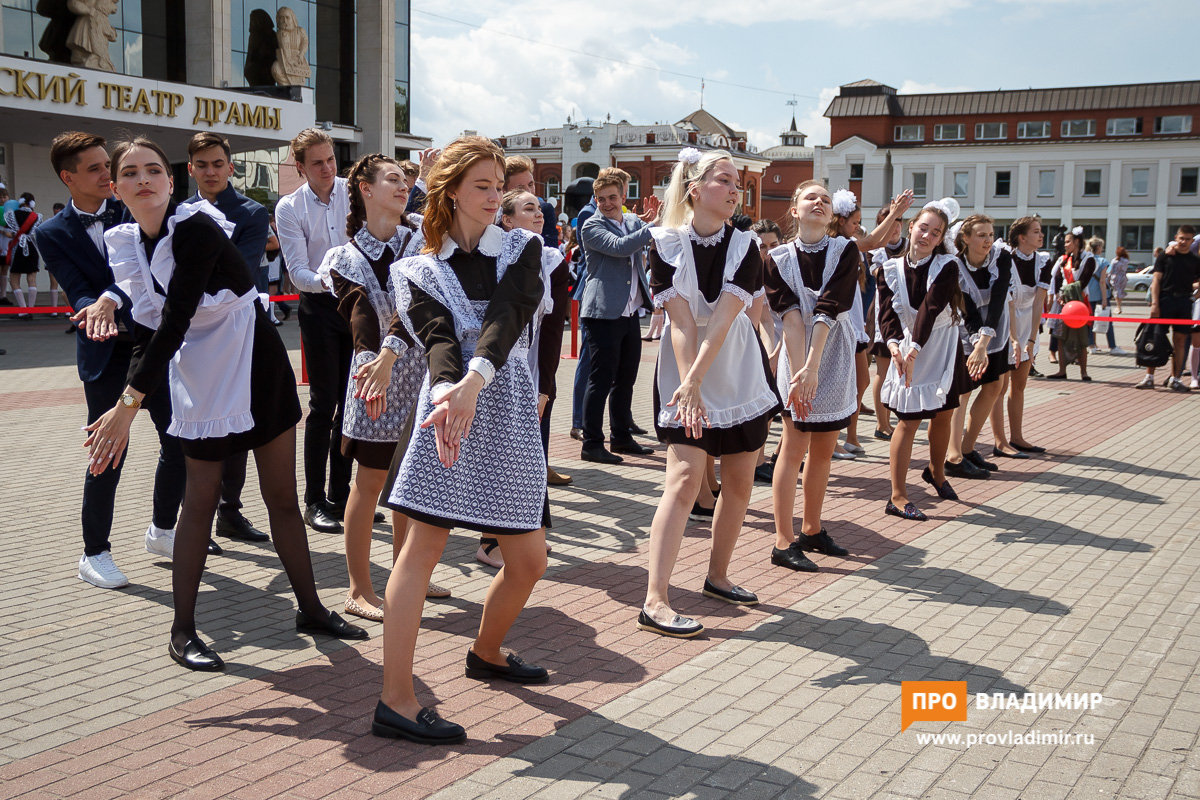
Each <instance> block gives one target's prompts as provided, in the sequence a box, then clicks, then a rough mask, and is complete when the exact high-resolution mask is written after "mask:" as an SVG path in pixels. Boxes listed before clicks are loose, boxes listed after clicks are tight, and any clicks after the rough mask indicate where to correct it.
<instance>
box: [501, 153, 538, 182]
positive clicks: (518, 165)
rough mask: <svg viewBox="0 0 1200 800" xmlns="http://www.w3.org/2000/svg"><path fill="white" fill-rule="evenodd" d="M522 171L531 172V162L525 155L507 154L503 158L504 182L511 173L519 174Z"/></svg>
mask: <svg viewBox="0 0 1200 800" xmlns="http://www.w3.org/2000/svg"><path fill="white" fill-rule="evenodd" d="M522 172H528V173H529V174H530V175H532V174H533V162H532V161H530V160H529V159H528V158H526V157H525V156H509V157H508V158H506V159H504V182H505V183H507V182H508V179H509V178H511V177H512V176H513V175H520V174H521V173H522Z"/></svg>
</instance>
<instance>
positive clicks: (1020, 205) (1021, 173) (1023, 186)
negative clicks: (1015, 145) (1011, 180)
mask: <svg viewBox="0 0 1200 800" xmlns="http://www.w3.org/2000/svg"><path fill="white" fill-rule="evenodd" d="M1014 190H1015V191H1016V193H1017V210H1016V211H1015V212H1014V214H1015V216H1014V217H1013V219H1014V220H1018V219H1020V218H1021V217H1026V216H1029V162H1028V161H1022V162H1020V163H1018V164H1017V180H1016V186H1015V189H1014Z"/></svg>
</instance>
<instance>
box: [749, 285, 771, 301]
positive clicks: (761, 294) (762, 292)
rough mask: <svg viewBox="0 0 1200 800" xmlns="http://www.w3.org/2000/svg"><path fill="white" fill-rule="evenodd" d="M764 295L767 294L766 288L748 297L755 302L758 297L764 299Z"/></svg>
mask: <svg viewBox="0 0 1200 800" xmlns="http://www.w3.org/2000/svg"><path fill="white" fill-rule="evenodd" d="M766 294H767V287H765V286H764V287H763V288H761V289H759V290H758V291H757V292H755V293H754V294H752V295H750V296H751V297H753V298H754V299H755V300H757V299H758V298H760V297H765V296H766Z"/></svg>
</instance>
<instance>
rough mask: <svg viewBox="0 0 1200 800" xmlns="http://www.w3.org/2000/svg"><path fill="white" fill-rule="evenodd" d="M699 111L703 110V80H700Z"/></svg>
mask: <svg viewBox="0 0 1200 800" xmlns="http://www.w3.org/2000/svg"><path fill="white" fill-rule="evenodd" d="M700 110H701V111H703V110H704V78H701V79H700Z"/></svg>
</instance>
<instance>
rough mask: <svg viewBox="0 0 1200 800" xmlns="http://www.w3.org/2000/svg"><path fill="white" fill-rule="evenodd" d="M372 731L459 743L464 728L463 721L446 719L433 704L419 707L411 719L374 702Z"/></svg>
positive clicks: (383, 735)
mask: <svg viewBox="0 0 1200 800" xmlns="http://www.w3.org/2000/svg"><path fill="white" fill-rule="evenodd" d="M371 733H372V734H374V735H375V736H379V737H381V738H383V739H407V740H408V741H410V742H416V743H417V744H462V743H463V742H465V741H466V740H467V731H466V729H465V728H463V726H462V725H456V724H454V723H453V722H447V721H446V720H444V719H442V718H441V717H439V716H438V715H437V712H436V711H434V710H433V709H432V708H422V709H421V712H420V713H419V714H417V719H416V721H415V722H414V721H413V720H411V719H408V718H407V717H402V716H400V715H399V714H397V713H396V712H395V711H393V710H392V709H391V708H389V707H388V706H387V705H385V704H384V702H383V701H382V700H380V701H379V702H378V703H376V704H375V717H374V719H372V720H371Z"/></svg>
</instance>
